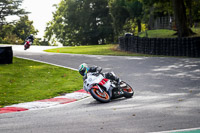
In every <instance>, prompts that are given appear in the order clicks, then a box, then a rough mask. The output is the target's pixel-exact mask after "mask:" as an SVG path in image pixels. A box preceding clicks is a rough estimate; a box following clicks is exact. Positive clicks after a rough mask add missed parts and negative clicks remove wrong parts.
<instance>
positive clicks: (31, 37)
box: [26, 34, 34, 45]
mask: <svg viewBox="0 0 200 133" xmlns="http://www.w3.org/2000/svg"><path fill="white" fill-rule="evenodd" d="M27 40H30V45H31V44H32V43H33V41H34V37H33V34H30V35H29V36H28V37H27V38H26V41H27Z"/></svg>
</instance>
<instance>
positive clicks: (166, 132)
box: [148, 127, 200, 133]
mask: <svg viewBox="0 0 200 133" xmlns="http://www.w3.org/2000/svg"><path fill="white" fill-rule="evenodd" d="M195 130H200V127H197V128H188V129H180V130H169V131H159V132H148V133H172V132H173V133H174V132H185V131H195Z"/></svg>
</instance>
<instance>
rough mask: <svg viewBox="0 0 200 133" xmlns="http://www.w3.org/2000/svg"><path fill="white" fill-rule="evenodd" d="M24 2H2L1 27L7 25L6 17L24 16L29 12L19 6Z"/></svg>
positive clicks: (18, 0)
mask: <svg viewBox="0 0 200 133" xmlns="http://www.w3.org/2000/svg"><path fill="white" fill-rule="evenodd" d="M22 1H23V0H0V27H1V26H2V25H3V24H5V23H6V17H7V16H11V15H17V16H19V15H24V14H27V12H25V11H24V9H20V8H19V6H20V5H21V4H22Z"/></svg>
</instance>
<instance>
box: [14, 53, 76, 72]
mask: <svg viewBox="0 0 200 133" xmlns="http://www.w3.org/2000/svg"><path fill="white" fill-rule="evenodd" d="M15 57H17V58H21V59H26V60H31V61H36V62H40V63H45V64H49V65H54V66H58V67H63V68H67V69H71V70H74V71H78V69H75V68H72V67H66V66H62V65H57V64H53V63H49V62H45V61H40V60H35V59H31V58H25V57H20V56H15Z"/></svg>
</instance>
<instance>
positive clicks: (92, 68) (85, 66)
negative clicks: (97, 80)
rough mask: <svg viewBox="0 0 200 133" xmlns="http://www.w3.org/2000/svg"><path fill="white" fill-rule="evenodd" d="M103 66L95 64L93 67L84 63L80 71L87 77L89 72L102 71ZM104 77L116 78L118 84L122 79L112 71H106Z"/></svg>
mask: <svg viewBox="0 0 200 133" xmlns="http://www.w3.org/2000/svg"><path fill="white" fill-rule="evenodd" d="M101 71H102V68H101V67H97V66H93V67H88V65H87V64H86V63H82V64H81V65H80V66H79V73H80V74H81V75H82V76H84V78H87V73H94V72H97V73H101ZM104 77H105V78H107V79H111V80H115V81H116V82H117V83H118V84H120V82H121V80H120V79H119V78H117V77H116V76H115V75H114V74H113V73H112V72H111V73H105V74H104Z"/></svg>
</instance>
